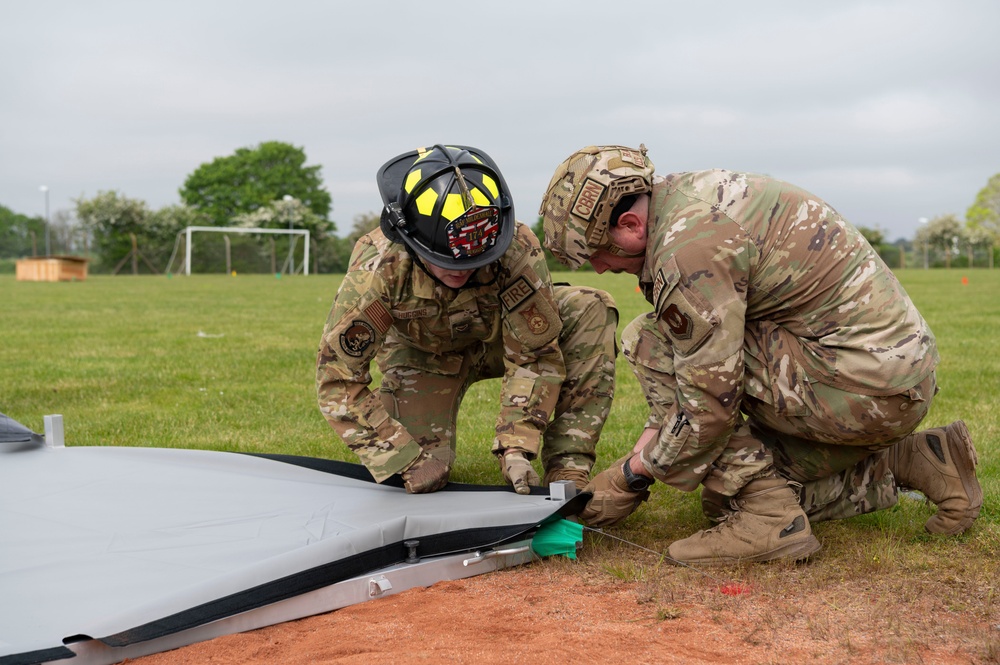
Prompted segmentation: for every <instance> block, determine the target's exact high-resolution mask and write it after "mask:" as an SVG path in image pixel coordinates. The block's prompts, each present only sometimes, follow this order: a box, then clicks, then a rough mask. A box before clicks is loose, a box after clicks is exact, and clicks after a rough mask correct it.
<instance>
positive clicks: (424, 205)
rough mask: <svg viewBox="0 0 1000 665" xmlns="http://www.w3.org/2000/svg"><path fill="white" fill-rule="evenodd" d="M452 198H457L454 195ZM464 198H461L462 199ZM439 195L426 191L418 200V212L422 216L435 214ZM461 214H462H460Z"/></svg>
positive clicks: (431, 190)
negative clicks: (435, 205)
mask: <svg viewBox="0 0 1000 665" xmlns="http://www.w3.org/2000/svg"><path fill="white" fill-rule="evenodd" d="M451 196H456V195H455V194H452V195H451ZM461 198H462V197H459V199H461ZM437 200H438V193H437V192H435V191H434V190H433V189H425V190H424V191H423V192H422V193H421V194H420V196H418V197H417V199H416V204H417V212H419V213H420V214H421V215H428V216H429V215H430V214H431V213H432V212H434V204H435V203H437ZM460 214H461V213H460Z"/></svg>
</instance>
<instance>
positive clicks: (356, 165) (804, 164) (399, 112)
mask: <svg viewBox="0 0 1000 665" xmlns="http://www.w3.org/2000/svg"><path fill="white" fill-rule="evenodd" d="M0 26H3V39H2V40H0V205H4V206H7V207H8V208H11V209H13V210H14V211H16V212H19V213H24V214H27V215H41V214H44V195H43V194H42V193H41V192H40V191H39V186H40V185H46V186H48V187H49V190H50V191H49V196H50V209H51V211H52V212H53V213H54V212H55V211H56V210H59V209H67V208H71V207H72V205H73V203H72V200H73V199H74V198H77V197H80V196H84V197H92V196H94V195H96V194H97V193H98V192H99V191H106V190H116V191H118V192H120V193H122V194H124V195H125V196H128V197H130V198H138V199H143V200H145V201H146V202H147V203H148V204H149V206H150V207H152V208H154V209H155V208H159V207H162V206H165V205H169V204H173V203H178V202H179V200H180V199H179V196H178V193H177V191H178V189H179V188H180V187H181V185H182V184H183V182H184V179H185V178H186V177H187V175H188V174H190V173H191V172H192V171H193V170H194V169H196V168H197V167H198V166H199V165H200V164H202V163H204V162H207V161H210V160H212V159H213V158H215V157H219V156H224V155H229V154H232V152H233V151H234V150H235V149H236V148H239V147H248V146H255V145H257V144H258V143H260V142H262V141H272V140H276V141H284V142H287V143H291V144H293V145H295V146H298V147H301V148H303V149H304V150H305V153H306V156H307V159H308V161H307V163H308V164H311V165H312V164H315V165H320V166H321V167H322V175H323V177H324V180H325V182H326V185H327V187H328V188H329V190H330V192H331V194H332V196H333V212H332V214H331V218H332V219H333V220H335V221H336V222H337V225H338V228H339V231H340V233H341V234H343V233H346V232H347V231H349V230H350V228H351V226H352V223H353V219H354V217H355V216H356V215H358V214H362V213H366V212H374V211H377V210H379V209H380V208H381V202H380V199H379V196H378V191H377V189H376V186H375V173H376V171H377V170H378V168H379V166H381V165H382V163H383V162H385V161H387V160H388V159H389V158H391V157H393V156H395V155H397V154H399V153H402V152H405V151H407V150H411V149H413V148H416V147H418V146H423V145H430V144H434V143H438V142H445V143H460V144H467V145H474V146H478V147H480V148H482V149H483V150H485V151H486V152H488V153H489V154H491V155H492V156H493V157H494V159H495V160H496V161H497V163H498V164H499V165H500V167H501V170H502V171H503V173H504V176H505V177H506V179H507V181H508V184H509V185H510V187H511V189H512V194H513V198H514V205H515V208H516V211H517V216H518V217H519V218H520V219H521V220H523V221H526V222H528V223H533V222H534V220H535V219H536V214H537V210H538V205H539V202H540V200H541V196H542V194H543V192H544V189H545V187H546V185H547V184H548V181H549V178H550V177H551V175H552V172H553V171H554V170H555V167H556V165H557V164H558V163H559V162H561V161H562V160H563V159H564V158H565V157H567V156H568V155H569V154H570V153H571V152H573V151H574V150H576V149H578V148H580V147H582V146H585V145H588V144H601V143H622V144H626V145H632V146H637V145H638V144H639V143H640V142H642V143H645V144H646V146H647V147H648V148H649V155H650V157H651V158H652V159H653V161H654V163H655V164H656V168H657V172H660V173H668V172H674V171H689V170H696V169H702V168H712V167H720V168H728V169H734V170H744V171H751V172H757V173H767V174H770V175H772V176H775V177H778V178H781V179H783V180H788V181H790V182H793V183H795V184H797V185H800V186H802V187H805V188H806V189H808V190H810V191H812V192H813V193H814V194H816V195H818V196H821V197H823V198H824V199H826V200H827V201H828V202H829V203H830V204H832V205H833V206H834V207H835V208H837V209H838V210H840V212H841V213H842V214H844V215H845V216H846V217H847V218H848V219H850V220H851V221H853V222H854V223H855V224H857V225H862V226H868V227H877V228H881V229H883V230H885V231H886V232H887V234H888V236H889V238H890V239H895V238H897V237H912V235H913V233H914V231H915V229H916V227H917V225H918V220H919V219H920V218H933V217H935V216H937V215H941V214H948V213H955V214H957V215H959V217H960V218H963V219H964V215H965V211H966V209H967V208H968V206H969V205H970V204H971V203H972V202H973V200H974V198H975V195H976V193H977V192H978V191H979V190H980V189H981V188H982V187H983V186H984V185H985V184H986V181H987V180H988V179H989V177H990V176H992V175H994V174H995V173H998V172H1000V38H998V35H997V29H998V27H1000V2H997V1H996V0H947V1H945V0H941V1H940V2H931V1H925V0H898V1H888V0H887V1H875V0H869V1H856V2H855V1H845V0H838V1H836V2H800V1H787V2H785V1H780V2H779V1H776V0H774V1H772V0H754V1H752V2H736V1H732V2H729V1H720V0H716V1H715V2H695V1H691V0H686V1H684V2H680V1H674V0H658V1H653V2H644V1H641V0H627V1H623V0H605V1H604V2H596V1H593V0H573V1H568V0H567V1H563V0H552V1H548V0H531V1H520V0H504V1H503V2H475V1H470V0H464V1H461V2H445V1H435V0H424V1H423V2H403V1H401V0H396V1H392V2H377V1H375V0H355V1H353V2H318V1H316V2H309V1H304V0H281V1H280V2H265V1H263V0H239V1H236V0H227V1H212V0H194V1H188V0H169V1H166V0H164V1H156V0H147V1H133V0H129V1H128V2H100V1H87V2H80V1H78V0H33V1H32V2H22V1H18V0H0Z"/></svg>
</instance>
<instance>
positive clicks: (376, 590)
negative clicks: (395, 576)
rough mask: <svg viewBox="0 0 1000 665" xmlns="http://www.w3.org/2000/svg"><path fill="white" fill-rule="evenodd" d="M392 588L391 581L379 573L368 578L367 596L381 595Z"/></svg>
mask: <svg viewBox="0 0 1000 665" xmlns="http://www.w3.org/2000/svg"><path fill="white" fill-rule="evenodd" d="M391 590H392V583H391V582H390V581H389V580H387V579H386V577H385V575H379V576H378V577H373V578H371V579H370V580H368V597H369V598H375V597H377V596H381V595H382V594H383V593H385V592H386V591H391Z"/></svg>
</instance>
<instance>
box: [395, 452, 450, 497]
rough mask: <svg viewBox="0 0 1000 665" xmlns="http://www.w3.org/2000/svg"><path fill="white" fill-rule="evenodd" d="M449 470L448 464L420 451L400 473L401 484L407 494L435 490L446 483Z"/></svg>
mask: <svg viewBox="0 0 1000 665" xmlns="http://www.w3.org/2000/svg"><path fill="white" fill-rule="evenodd" d="M450 472H451V467H450V466H448V465H447V464H445V463H444V462H442V461H441V460H439V459H438V458H436V457H431V456H430V455H428V454H427V453H423V452H422V453H420V457H418V458H417V459H416V460H414V462H413V464H411V465H410V466H409V467H407V469H406V471H403V473H402V474H401V475H402V476H403V485H404V486H405V487H406V491H407V492H408V493H409V494H423V493H425V492H436V491H438V490H439V489H441V488H442V487H444V486H445V485H447V484H448V474H449V473H450Z"/></svg>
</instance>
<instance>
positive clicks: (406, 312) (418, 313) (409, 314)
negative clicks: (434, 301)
mask: <svg viewBox="0 0 1000 665" xmlns="http://www.w3.org/2000/svg"><path fill="white" fill-rule="evenodd" d="M438 311H440V308H439V307H438V306H437V305H433V306H430V307H418V308H417V309H394V310H392V318H394V319H404V320H405V319H427V318H430V317H432V316H437V314H438Z"/></svg>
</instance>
